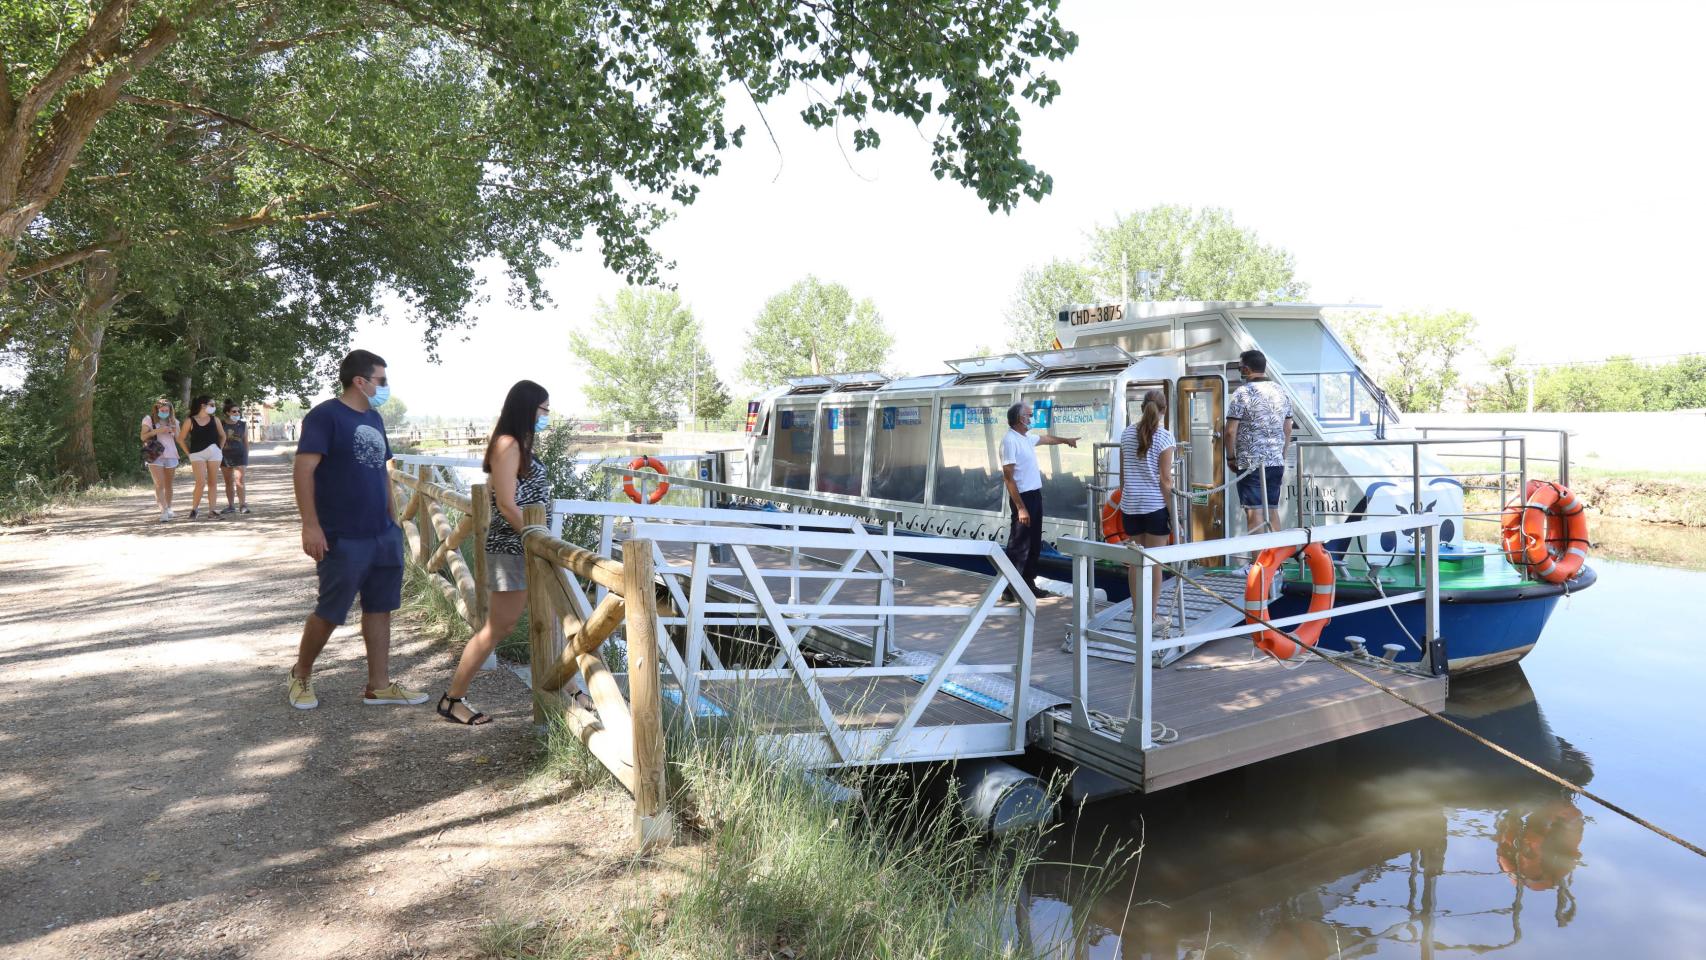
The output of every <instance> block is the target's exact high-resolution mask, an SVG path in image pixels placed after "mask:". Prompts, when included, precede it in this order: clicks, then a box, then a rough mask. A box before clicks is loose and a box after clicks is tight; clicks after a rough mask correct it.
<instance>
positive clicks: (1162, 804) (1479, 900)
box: [1018, 665, 1593, 960]
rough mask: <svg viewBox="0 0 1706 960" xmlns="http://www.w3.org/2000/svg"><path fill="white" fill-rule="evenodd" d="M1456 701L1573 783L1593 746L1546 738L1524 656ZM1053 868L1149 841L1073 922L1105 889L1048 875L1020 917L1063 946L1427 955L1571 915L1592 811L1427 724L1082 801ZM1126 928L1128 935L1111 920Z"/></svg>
mask: <svg viewBox="0 0 1706 960" xmlns="http://www.w3.org/2000/svg"><path fill="white" fill-rule="evenodd" d="M1447 713H1448V714H1449V715H1450V716H1451V717H1452V718H1453V719H1456V720H1458V721H1459V722H1461V723H1463V724H1464V725H1465V726H1467V727H1469V728H1470V729H1472V730H1474V731H1475V732H1476V733H1479V734H1481V735H1482V736H1484V737H1486V738H1488V739H1489V740H1492V741H1493V742H1495V743H1499V744H1501V745H1503V746H1505V747H1508V748H1510V749H1512V750H1514V751H1515V752H1517V753H1518V754H1519V755H1521V756H1525V757H1528V758H1529V759H1532V760H1534V761H1536V762H1537V763H1539V764H1540V765H1541V766H1543V767H1546V768H1547V769H1549V770H1551V771H1552V772H1554V773H1557V774H1559V775H1561V776H1563V777H1565V778H1566V779H1570V780H1573V781H1574V782H1576V783H1578V784H1584V785H1585V784H1586V783H1587V782H1588V780H1589V779H1591V778H1592V776H1593V769H1592V766H1591V764H1590V762H1589V760H1588V758H1587V756H1586V755H1585V754H1583V753H1582V752H1581V751H1580V750H1577V749H1576V748H1575V747H1573V746H1572V745H1571V744H1570V743H1569V742H1567V741H1566V740H1564V739H1562V738H1560V737H1558V736H1556V735H1555V734H1554V733H1553V732H1552V729H1551V727H1550V726H1549V725H1548V724H1547V722H1546V717H1545V715H1544V714H1543V713H1542V711H1541V709H1540V704H1539V703H1538V702H1537V701H1536V700H1535V696H1534V691H1533V688H1531V687H1530V686H1529V683H1528V680H1527V678H1526V677H1525V676H1524V675H1523V673H1522V669H1521V667H1520V666H1518V665H1513V666H1511V667H1509V668H1504V669H1500V670H1497V671H1493V672H1491V673H1488V674H1483V675H1480V676H1470V677H1466V678H1454V679H1453V681H1452V694H1451V699H1450V701H1449V702H1448V704H1447ZM1066 826H1067V829H1066V830H1065V831H1063V835H1066V836H1069V837H1070V839H1068V840H1063V841H1062V844H1063V846H1062V848H1061V849H1057V850H1056V851H1054V853H1055V859H1057V860H1060V861H1062V862H1063V863H1076V864H1096V863H1104V862H1107V861H1108V858H1109V857H1111V856H1114V854H1113V851H1114V849H1115V848H1116V847H1117V846H1118V844H1120V843H1122V842H1123V843H1125V844H1126V845H1127V846H1128V847H1131V848H1135V847H1136V846H1137V845H1138V844H1140V843H1141V845H1142V852H1141V856H1140V858H1139V859H1138V860H1137V862H1136V864H1135V867H1136V868H1135V869H1132V870H1126V871H1124V872H1123V875H1122V876H1120V877H1119V878H1118V879H1117V881H1114V880H1109V881H1105V882H1104V883H1103V885H1104V886H1105V887H1108V886H1111V889H1108V890H1106V891H1105V892H1103V893H1102V894H1101V895H1100V896H1098V897H1096V898H1095V899H1094V900H1093V901H1091V902H1090V904H1089V905H1088V906H1087V907H1080V908H1079V909H1081V910H1088V911H1089V916H1087V917H1084V916H1080V917H1077V918H1076V919H1078V920H1079V921H1088V922H1087V923H1083V922H1081V923H1080V924H1078V927H1079V928H1080V929H1085V930H1087V933H1085V934H1084V935H1083V936H1081V937H1080V938H1078V940H1077V942H1066V941H1064V939H1063V938H1064V937H1066V936H1068V935H1069V934H1068V933H1067V931H1070V930H1071V929H1073V924H1072V923H1070V922H1069V920H1070V919H1073V918H1072V917H1071V916H1070V913H1069V912H1067V911H1069V909H1070V908H1068V907H1067V906H1066V905H1067V904H1074V903H1077V904H1082V903H1084V902H1085V900H1086V898H1085V897H1084V896H1083V895H1082V892H1083V891H1084V890H1085V889H1086V888H1087V887H1088V886H1089V885H1092V884H1094V883H1096V882H1098V878H1097V877H1096V876H1095V875H1094V874H1087V873H1086V872H1084V871H1082V870H1079V869H1074V868H1071V867H1065V866H1062V867H1055V868H1050V869H1044V870H1041V871H1039V872H1038V873H1037V874H1036V875H1035V876H1034V878H1033V881H1032V884H1031V887H1030V889H1029V890H1028V891H1027V894H1028V896H1027V898H1026V902H1025V903H1024V904H1023V905H1022V907H1021V909H1020V911H1019V917H1018V921H1019V922H1018V926H1019V928H1020V931H1021V932H1022V933H1023V932H1029V934H1030V935H1031V942H1032V943H1037V944H1052V946H1051V947H1050V950H1051V951H1052V953H1051V954H1050V955H1053V956H1059V957H1063V958H1064V957H1086V958H1112V957H1166V958H1186V957H1251V958H1263V960H1268V958H1272V960H1281V958H1288V960H1289V958H1318V957H1336V956H1345V957H1363V956H1374V955H1378V954H1383V953H1388V952H1390V953H1393V954H1396V955H1402V956H1418V955H1419V956H1421V957H1424V958H1425V957H1433V956H1436V955H1438V954H1441V953H1458V952H1465V951H1467V952H1472V953H1487V952H1493V951H1498V950H1501V949H1504V948H1507V947H1511V946H1513V945H1515V944H1517V943H1520V942H1521V941H1522V938H1523V928H1524V925H1525V924H1534V923H1536V922H1538V923H1544V924H1548V925H1557V926H1559V927H1563V926H1566V925H1568V924H1569V923H1570V921H1571V920H1572V919H1573V918H1574V916H1575V913H1576V903H1575V898H1574V896H1573V894H1572V892H1571V879H1572V876H1573V873H1574V871H1575V869H1576V867H1577V865H1578V863H1579V861H1580V856H1581V841H1582V832H1583V826H1584V821H1583V818H1582V815H1581V812H1580V811H1579V810H1578V809H1577V808H1576V806H1575V803H1574V798H1573V797H1572V796H1571V795H1570V794H1569V793H1568V792H1567V791H1565V790H1563V789H1562V788H1560V787H1557V786H1556V785H1554V784H1552V783H1550V782H1549V781H1546V780H1544V779H1542V778H1541V777H1539V776H1536V775H1535V774H1533V773H1530V772H1528V771H1524V770H1522V769H1520V768H1518V767H1516V766H1515V765H1514V764H1512V763H1510V762H1509V761H1507V760H1504V759H1502V758H1500V757H1498V756H1497V755H1495V754H1493V753H1492V752H1490V751H1488V750H1486V749H1485V748H1483V747H1480V746H1478V745H1476V744H1474V743H1472V742H1470V741H1468V740H1467V739H1465V738H1463V737H1461V736H1460V735H1458V734H1456V733H1453V732H1452V731H1450V730H1447V729H1445V728H1444V727H1443V726H1441V725H1439V724H1436V723H1434V722H1432V721H1429V720H1417V721H1415V722H1412V723H1408V724H1403V725H1400V726H1398V727H1392V728H1388V729H1386V730H1382V731H1379V732H1377V733H1373V734H1368V735H1364V736H1361V737H1354V738H1351V739H1350V740H1347V741H1343V742H1340V743H1338V744H1333V745H1330V746H1327V747H1322V748H1319V749H1316V750H1310V751H1305V752H1303V753H1299V754H1295V755H1292V756H1290V757H1282V758H1279V759H1276V760H1273V761H1269V762H1267V763H1264V764H1259V765H1256V766H1253V767H1249V768H1246V769H1244V770H1242V771H1238V772H1235V773H1232V774H1229V775H1225V776H1220V777H1214V778H1211V779H1209V780H1207V781H1202V782H1198V783H1195V784H1190V785H1187V786H1184V787H1180V788H1178V789H1175V790H1171V791H1164V792H1162V793H1159V794H1156V795H1155V796H1152V797H1142V798H1132V799H1129V800H1119V801H1108V802H1103V803H1099V804H1092V805H1090V806H1088V807H1087V808H1085V809H1084V810H1082V811H1080V813H1079V815H1078V816H1076V817H1075V818H1073V819H1072V820H1070V821H1069V822H1068V823H1067V825H1066ZM1115 931H1120V933H1115Z"/></svg>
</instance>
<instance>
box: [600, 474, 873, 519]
mask: <svg viewBox="0 0 1706 960" xmlns="http://www.w3.org/2000/svg"><path fill="white" fill-rule="evenodd" d="M603 469H604V471H605V472H606V473H609V474H612V475H615V476H619V477H633V478H635V479H636V480H638V481H640V483H642V484H647V483H657V482H658V481H659V480H668V481H669V484H670V486H672V487H673V486H676V485H680V486H682V487H685V488H687V489H690V490H698V491H702V492H704V493H705V494H706V502H705V504H704V505H705V506H708V507H710V506H717V505H723V504H726V505H740V506H747V505H761V504H772V505H775V506H781V507H788V508H790V509H793V510H796V511H805V512H808V513H818V514H829V515H834V516H842V517H857V518H859V519H860V520H863V521H865V522H866V523H874V524H882V525H890V526H892V525H893V524H896V523H899V522H900V521H901V519H902V517H903V514H902V513H901V512H900V511H899V510H895V509H892V508H889V507H879V506H874V505H872V504H864V503H851V502H849V501H846V500H832V499H830V498H829V497H815V496H812V495H811V494H809V493H793V492H791V491H786V490H768V489H766V490H759V489H757V488H754V487H742V486H737V485H735V484H730V483H722V482H720V481H717V480H711V479H703V478H699V477H683V476H675V475H673V474H672V475H671V476H668V477H661V478H660V477H659V476H658V475H657V474H656V473H653V472H652V471H650V470H636V469H633V468H630V467H628V466H625V465H620V464H608V465H606V466H604V467H603ZM640 492H641V494H642V496H644V494H645V490H644V489H642V490H641V491H640Z"/></svg>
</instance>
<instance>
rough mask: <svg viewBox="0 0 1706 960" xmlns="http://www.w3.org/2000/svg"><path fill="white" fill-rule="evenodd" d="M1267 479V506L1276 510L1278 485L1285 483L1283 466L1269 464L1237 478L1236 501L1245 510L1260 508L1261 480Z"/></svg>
mask: <svg viewBox="0 0 1706 960" xmlns="http://www.w3.org/2000/svg"><path fill="white" fill-rule="evenodd" d="M1263 479H1266V480H1267V486H1268V504H1267V505H1268V506H1269V507H1270V508H1272V509H1275V510H1278V509H1279V505H1280V487H1281V485H1283V484H1284V483H1285V467H1280V466H1269V467H1263V468H1262V469H1260V470H1256V471H1253V472H1252V473H1250V474H1249V475H1248V476H1245V477H1241V478H1239V480H1238V502H1239V503H1240V504H1242V505H1243V506H1244V508H1245V509H1247V510H1260V509H1262V481H1263Z"/></svg>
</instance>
